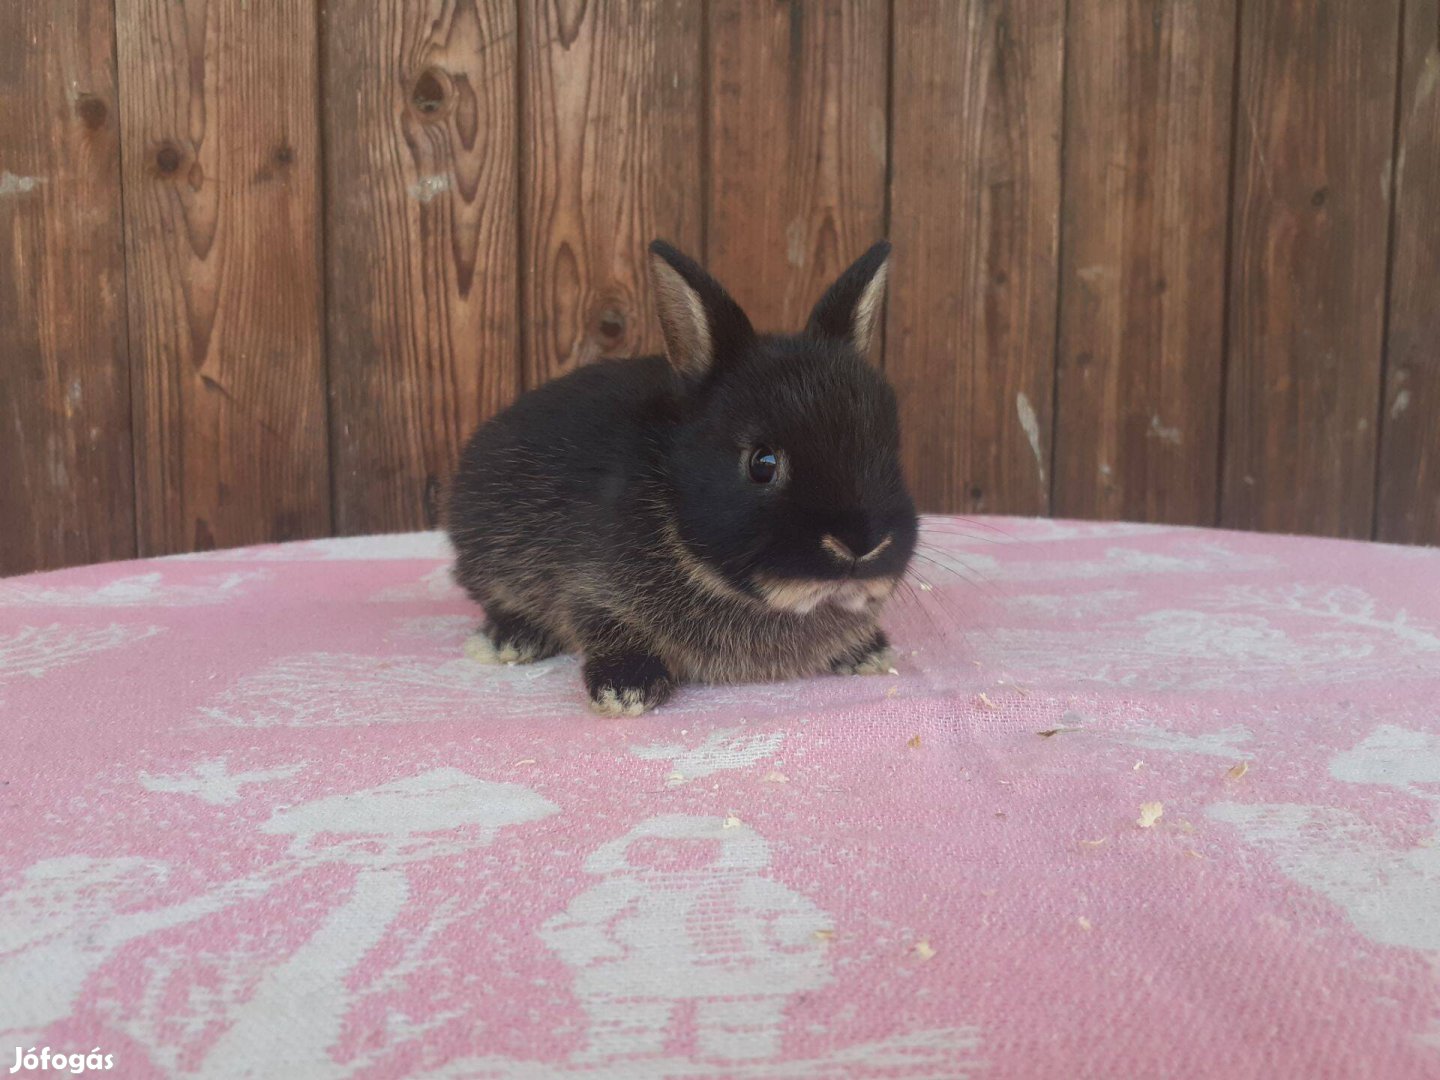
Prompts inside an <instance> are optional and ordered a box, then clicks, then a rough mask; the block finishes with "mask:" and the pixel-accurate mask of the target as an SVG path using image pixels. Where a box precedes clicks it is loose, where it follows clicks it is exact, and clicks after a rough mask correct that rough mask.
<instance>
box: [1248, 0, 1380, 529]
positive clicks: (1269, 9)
mask: <svg viewBox="0 0 1440 1080" xmlns="http://www.w3.org/2000/svg"><path fill="white" fill-rule="evenodd" d="M1398 16H1399V0H1373V2H1371V3H1366V4H1353V3H1349V2H1347V0H1272V2H1269V3H1244V4H1242V5H1241V19H1240V33H1241V46H1240V61H1239V63H1240V72H1239V100H1238V102H1237V108H1236V114H1237V118H1238V119H1237V124H1238V128H1237V131H1236V137H1237V147H1236V155H1237V160H1236V175H1235V200H1236V202H1235V208H1234V211H1233V212H1234V215H1235V219H1234V223H1233V229H1234V232H1233V246H1234V251H1233V255H1232V260H1231V271H1230V298H1229V304H1230V316H1229V331H1230V349H1229V358H1228V377H1227V394H1226V417H1225V451H1224V452H1225V466H1224V491H1223V499H1222V518H1221V520H1222V522H1223V523H1224V524H1226V525H1230V526H1236V527H1240V528H1254V529H1264V530H1272V531H1292V532H1316V533H1322V534H1330V535H1339V536H1356V537H1359V536H1369V535H1370V530H1371V516H1372V507H1373V500H1374V486H1375V448H1376V431H1375V422H1376V416H1377V415H1378V408H1379V394H1380V358H1381V337H1382V332H1383V322H1384V297H1385V269H1386V246H1387V245H1386V237H1387V230H1388V226H1389V216H1390V215H1389V210H1390V173H1391V152H1392V145H1391V144H1392V134H1393V123H1394V110H1395V97H1394V95H1395V75H1396V72H1395V62H1396V40H1397V38H1396V35H1397V33H1398V32H1399V22H1398Z"/></svg>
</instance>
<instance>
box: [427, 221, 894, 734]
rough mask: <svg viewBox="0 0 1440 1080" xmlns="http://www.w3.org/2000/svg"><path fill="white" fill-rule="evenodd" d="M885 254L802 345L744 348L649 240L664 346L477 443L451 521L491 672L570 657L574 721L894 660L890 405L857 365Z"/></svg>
mask: <svg viewBox="0 0 1440 1080" xmlns="http://www.w3.org/2000/svg"><path fill="white" fill-rule="evenodd" d="M889 254H890V245H889V244H888V243H884V242H882V243H878V244H876V245H875V246H874V247H872V248H871V249H870V250H869V251H867V252H866V253H865V254H864V255H863V256H861V257H860V259H859V260H858V261H857V262H856V263H855V264H854V265H853V266H851V267H850V268H849V269H848V270H846V271H845V273H844V274H842V275H841V276H840V278H839V280H837V281H836V282H835V284H834V285H832V286H831V287H830V289H829V290H828V291H827V292H826V293H825V296H824V297H823V298H822V299H821V300H820V302H819V303H818V304H816V306H815V310H814V311H813V312H812V313H811V316H810V321H809V324H808V325H807V326H806V328H805V330H804V331H803V332H802V333H800V334H796V335H773V336H772V335H762V334H757V333H756V332H755V331H754V330H753V329H752V328H751V326H750V320H749V319H748V318H746V316H745V313H744V312H743V311H741V310H740V308H739V306H738V305H737V304H736V303H735V301H734V300H732V299H731V298H730V296H729V295H728V294H727V293H726V292H725V290H724V289H723V288H721V286H720V285H719V283H717V282H716V281H715V280H714V279H713V278H711V277H710V276H709V275H708V274H707V273H706V272H705V271H704V270H703V269H701V268H700V266H699V265H697V264H696V263H695V262H694V261H693V260H691V259H689V258H687V257H686V256H685V255H683V254H681V253H680V252H679V251H676V250H675V249H674V248H673V247H671V246H670V245H669V244H666V243H664V242H662V241H656V242H655V243H653V244H652V245H651V246H650V256H651V257H650V278H651V285H652V287H653V290H654V295H655V301H656V306H657V308H658V309H659V315H660V323H661V329H662V331H663V333H664V339H665V352H666V355H665V356H663V357H661V356H652V357H643V358H640V359H634V360H608V361H601V362H599V363H596V364H592V365H588V366H585V367H582V368H579V369H578V370H576V371H574V372H571V373H570V374H569V375H566V376H564V377H563V378H560V379H556V380H554V381H553V382H550V383H548V384H546V385H545V386H542V387H539V388H537V389H535V390H532V391H530V392H528V393H526V394H524V395H523V396H521V397H520V398H519V399H518V400H517V401H516V402H515V403H514V404H513V405H511V406H510V407H509V408H508V409H506V410H505V411H504V412H502V413H500V414H499V415H498V416H496V417H494V418H493V419H491V420H490V421H489V422H487V423H485V424H484V425H482V426H481V427H480V429H479V430H478V431H476V433H475V435H474V436H473V437H472V438H471V440H470V442H469V444H468V445H467V446H466V448H465V452H464V454H463V455H462V457H461V461H460V467H459V469H458V471H457V473H456V475H455V478H454V481H453V483H452V485H451V488H450V492H449V497H448V506H447V508H446V519H445V520H446V528H447V530H448V532H449V535H450V538H451V541H452V542H453V543H454V546H455V550H456V563H455V578H456V580H457V581H458V582H459V583H460V584H461V585H463V586H464V587H465V589H466V590H467V591H468V592H469V594H470V595H471V596H472V597H474V599H475V600H477V601H478V602H479V603H480V604H481V605H483V607H484V608H485V613H486V621H485V625H484V627H483V629H482V631H481V634H482V635H483V636H480V637H477V643H478V644H480V646H481V650H480V651H481V652H482V653H484V655H485V656H486V657H488V658H491V659H494V660H499V661H509V662H522V663H523V662H526V661H531V660H539V659H542V658H544V657H547V656H551V655H553V654H555V653H557V652H561V651H576V652H580V653H583V654H584V675H585V686H586V689H587V690H588V691H589V695H590V702H591V706H592V707H593V708H594V709H595V710H596V711H597V712H600V713H602V714H606V715H620V714H626V715H635V714H638V713H641V712H643V711H644V710H646V709H648V708H651V707H653V706H655V705H658V704H660V703H661V702H663V701H664V700H665V699H666V698H667V697H668V696H669V694H670V692H671V690H672V689H673V688H674V686H675V684H676V683H677V682H680V681H686V680H695V681H702V682H732V681H749V680H758V679H780V678H786V677H790V676H795V675H802V674H808V673H812V672H815V671H819V670H824V669H830V670H834V671H837V672H848V673H871V672H877V671H885V670H887V669H888V668H889V666H890V651H889V647H888V643H887V641H886V638H885V635H884V633H882V632H881V630H880V629H879V627H878V625H877V622H876V618H877V615H878V613H879V609H880V607H881V605H882V603H883V602H884V601H885V599H886V598H887V597H888V596H889V595H890V593H891V592H892V591H893V590H894V589H895V586H896V584H897V582H899V580H900V578H901V577H902V576H903V575H904V573H905V570H906V568H907V566H908V565H909V562H910V558H911V555H912V553H913V551H914V548H915V537H916V530H917V525H918V522H917V519H916V516H915V505H914V503H913V501H912V500H911V498H910V495H909V493H908V491H907V490H906V487H905V482H904V478H903V477H902V475H901V469H900V459H899V421H898V419H897V415H896V408H895V395H894V393H893V392H892V391H891V389H890V387H889V385H888V384H887V383H886V381H885V379H884V377H883V376H882V375H881V374H880V372H879V371H878V370H876V369H875V368H874V367H873V366H871V364H870V363H868V361H867V357H868V355H869V352H870V345H871V339H872V338H873V336H874V334H875V330H876V327H877V326H878V325H879V313H880V308H881V304H882V302H883V299H884V292H885V276H886V260H887V259H888V257H889Z"/></svg>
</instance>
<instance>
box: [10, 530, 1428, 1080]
mask: <svg viewBox="0 0 1440 1080" xmlns="http://www.w3.org/2000/svg"><path fill="white" fill-rule="evenodd" d="M925 533H926V540H927V553H926V558H925V559H924V560H923V561H921V562H920V563H919V564H918V566H917V580H916V581H915V582H914V592H913V595H911V596H908V597H906V598H905V599H903V600H900V601H898V602H897V603H896V604H895V606H894V608H893V609H892V612H891V615H890V618H889V620H888V623H889V627H890V630H891V637H892V638H893V639H894V641H895V642H896V645H897V648H898V651H899V653H900V659H899V662H898V663H897V665H896V671H895V672H894V673H893V674H891V675H888V676H874V677H868V678H866V677H849V678H842V677H834V676H827V677H824V678H815V679H811V680H806V681H799V682H789V683H781V684H774V685H765V686H741V687H719V688H706V687H687V688H685V689H683V690H682V691H681V692H680V693H679V694H678V695H677V697H676V698H675V699H674V700H673V702H672V703H671V704H669V705H668V706H666V707H665V708H664V709H662V710H661V711H659V712H657V713H654V714H653V715H649V716H645V717H642V718H639V719H627V720H620V721H617V720H599V719H597V718H596V717H594V716H592V715H590V714H589V713H588V712H587V711H586V710H585V709H584V707H583V696H582V693H581V690H580V685H579V678H578V674H577V671H576V664H575V661H574V660H573V659H571V658H565V657H562V658H557V659H555V660H551V661H547V662H544V663H541V664H536V665H534V666H530V667H505V666H500V667H494V666H484V665H482V664H479V663H477V662H476V661H475V660H473V659H471V658H470V657H469V656H468V655H467V654H466V652H465V649H464V643H465V640H466V637H467V634H468V633H469V632H470V631H471V630H472V628H473V627H474V625H475V623H476V618H477V613H476V611H475V610H474V609H473V608H472V607H471V606H470V605H469V603H468V602H467V601H466V600H465V599H464V597H463V596H461V595H460V594H459V593H458V592H457V590H456V589H455V588H454V586H453V585H452V584H451V582H450V580H449V577H448V573H447V551H446V549H445V547H444V543H443V541H442V540H441V539H440V538H439V537H438V536H435V535H433V534H417V535H406V536H385V537H370V538H357V539H346V540H321V541H310V542H305V543H295V544H287V545H283V546H278V547H262V548H252V549H245V550H239V551H225V552H215V553H209V554H205V555H200V556H187V557H180V558H170V559H156V560H148V561H142V562H132V563H123V564H115V565H107V566H93V567H86V568H81V569H73V570H67V571H63V572H59V573H53V574H44V575H37V576H32V577H26V578H17V579H11V580H8V581H3V582H0V725H3V728H0V730H3V736H4V742H3V758H0V871H3V877H0V1067H3V1068H5V1069H7V1070H9V1068H10V1066H11V1065H12V1064H14V1063H16V1062H17V1060H18V1062H19V1064H20V1066H21V1067H20V1070H19V1072H18V1075H30V1073H29V1072H27V1070H26V1068H25V1061H26V1060H27V1059H26V1054H27V1052H33V1053H34V1054H35V1055H36V1056H35V1058H33V1059H30V1060H34V1061H38V1059H39V1056H40V1054H41V1052H42V1050H44V1048H46V1047H48V1048H50V1049H49V1052H48V1054H49V1056H53V1055H56V1054H64V1055H71V1054H76V1053H78V1054H84V1055H89V1054H91V1052H92V1050H94V1051H97V1052H98V1053H96V1054H95V1055H93V1056H92V1057H91V1060H92V1061H94V1062H96V1063H98V1062H99V1061H100V1055H101V1054H103V1055H108V1056H109V1058H110V1059H111V1061H112V1064H113V1068H112V1069H111V1070H110V1073H111V1075H116V1076H124V1077H147V1076H205V1077H232V1076H233V1077H239V1076H256V1077H315V1078H335V1077H356V1078H382V1077H397V1076H408V1075H426V1076H438V1077H496V1078H500V1077H507V1078H508V1077H570V1076H574V1077H588V1078H601V1077H614V1078H631V1077H635V1078H643V1077H677V1078H678V1077H708V1078H715V1080H718V1078H722V1077H724V1078H729V1077H735V1078H749V1080H791V1078H794V1080H802V1078H813V1080H829V1078H852V1077H853V1078H858V1077H913V1078H930V1080H941V1078H943V1080H951V1078H959V1077H971V1076H975V1077H995V1078H1000V1077H1105V1078H1110V1077H1146V1078H1149V1077H1224V1078H1232V1077H1257V1078H1258V1077H1264V1078H1273V1077H1305V1078H1316V1077H1362V1076H1363V1077H1383V1078H1387V1080H1401V1078H1410V1077H1437V1076H1440V846H1437V827H1440V552H1436V551H1434V550H1417V549H1404V548H1396V547H1384V546H1378V545H1367V544H1354V543H1341V542H1335V541H1326V540H1312V539H1295V538H1282V537H1273V536H1253V535H1240V534H1234V533H1224V532H1211V531H1201V530H1188V529H1177V528H1161V527H1143V526H1134V525H1119V524H1078V523H1066V522H1049V521H1021V520H1007V519H993V520H988V521H972V522H962V521H959V520H951V519H930V520H929V521H927V523H926V529H925ZM36 1074H37V1075H43V1073H39V1072H37V1073H36Z"/></svg>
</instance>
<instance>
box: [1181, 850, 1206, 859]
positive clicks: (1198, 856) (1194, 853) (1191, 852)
mask: <svg viewBox="0 0 1440 1080" xmlns="http://www.w3.org/2000/svg"><path fill="white" fill-rule="evenodd" d="M1185 854H1186V855H1189V856H1190V858H1192V859H1203V858H1205V856H1204V855H1201V854H1200V852H1198V851H1196V850H1195V849H1194V848H1193V847H1187V848H1186V849H1185Z"/></svg>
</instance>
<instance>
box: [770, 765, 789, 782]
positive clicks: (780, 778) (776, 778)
mask: <svg viewBox="0 0 1440 1080" xmlns="http://www.w3.org/2000/svg"><path fill="white" fill-rule="evenodd" d="M764 779H765V782H766V783H767V784H787V783H789V782H790V778H789V777H788V776H786V775H785V774H784V773H783V772H780V771H779V770H778V769H771V770H770V771H769V772H767V773H766V774H765V777H764Z"/></svg>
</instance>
